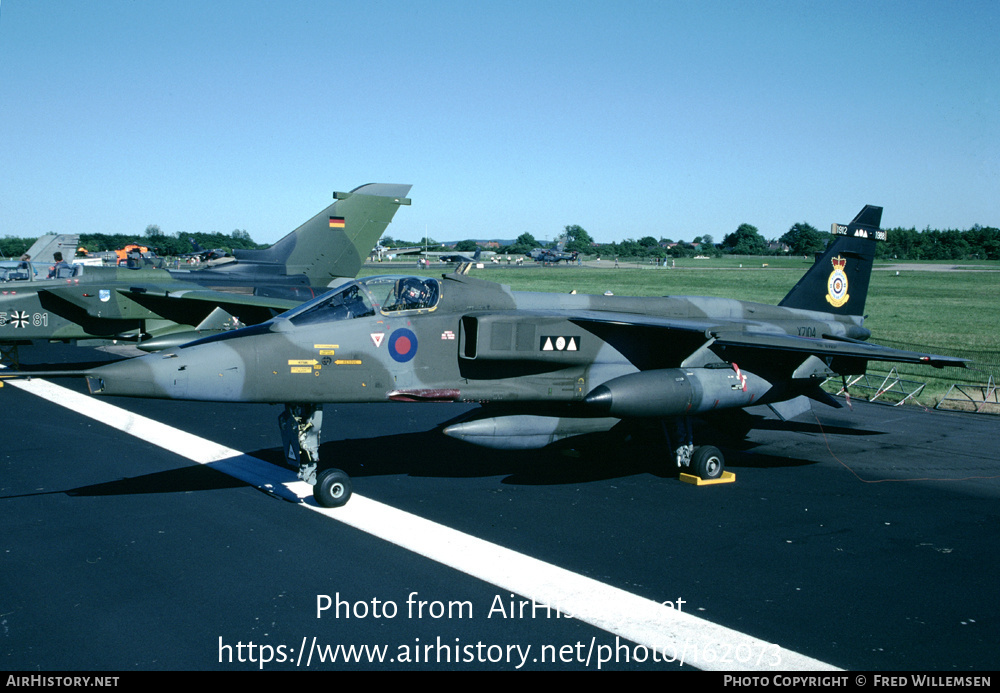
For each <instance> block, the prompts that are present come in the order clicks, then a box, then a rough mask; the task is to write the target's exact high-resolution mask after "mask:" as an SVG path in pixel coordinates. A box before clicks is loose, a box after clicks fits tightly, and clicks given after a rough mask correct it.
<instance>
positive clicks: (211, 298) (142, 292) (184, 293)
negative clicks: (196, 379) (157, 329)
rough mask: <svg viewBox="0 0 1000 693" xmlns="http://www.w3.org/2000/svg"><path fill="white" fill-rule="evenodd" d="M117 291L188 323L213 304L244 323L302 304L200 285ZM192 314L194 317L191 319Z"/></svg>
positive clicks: (180, 321) (158, 313) (260, 320)
mask: <svg viewBox="0 0 1000 693" xmlns="http://www.w3.org/2000/svg"><path fill="white" fill-rule="evenodd" d="M118 293H120V294H122V295H124V296H126V297H128V298H129V299H131V300H133V301H135V302H136V303H138V304H140V305H142V306H143V307H145V308H148V309H149V310H151V311H153V312H155V313H156V314H157V315H160V316H161V317H163V318H166V319H167V320H171V321H173V322H177V323H181V324H188V325H191V324H198V323H199V322H201V321H202V320H203V319H204V318H205V317H207V316H208V315H209V314H210V313H211V312H212V311H213V310H215V309H216V308H217V307H218V308H221V309H222V310H224V311H226V312H227V313H229V314H230V315H233V316H235V317H237V318H239V319H240V321H241V322H243V323H245V324H247V325H255V324H257V323H261V322H264V321H265V320H270V319H271V318H273V317H274V316H275V315H278V314H279V313H283V312H285V311H286V310H291V309H292V308H296V307H297V306H299V305H301V304H302V301H296V300H293V299H287V298H275V297H271V296H254V295H252V294H240V293H230V292H226V291H213V290H211V289H201V288H199V289H179V290H177V289H175V290H171V291H163V290H159V291H156V290H150V289H147V288H143V287H129V288H128V289H121V288H120V289H118ZM192 316H195V317H196V318H197V319H196V320H195V321H192Z"/></svg>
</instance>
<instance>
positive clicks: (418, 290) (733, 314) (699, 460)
mask: <svg viewBox="0 0 1000 693" xmlns="http://www.w3.org/2000/svg"><path fill="white" fill-rule="evenodd" d="M881 212H882V210H881V208H879V207H871V206H868V207H865V209H864V210H863V211H862V212H861V213H859V215H858V216H857V217H856V218H855V220H854V221H853V222H852V223H851V224H850V225H847V226H835V228H834V231H835V234H836V236H835V240H834V242H833V243H832V244H831V246H830V248H829V249H828V250H827V251H826V253H824V254H823V256H821V257H820V258H819V259H818V260H817V262H816V264H815V265H814V266H813V267H812V268H811V269H810V270H809V271H808V272H807V273H806V275H804V276H803V278H802V279H801V280H800V281H799V283H798V284H797V285H796V286H795V287H794V288H793V289H792V291H791V292H790V293H789V294H788V296H786V297H785V299H784V300H783V301H782V302H781V304H779V305H778V306H770V305H764V304H759V303H751V302H748V301H739V300H731V299H722V298H707V297H691V296H673V297H663V298H645V297H643V298H639V297H628V296H588V295H575V294H545V293H525V292H515V291H511V290H510V288H509V287H508V286H505V285H500V284H495V283H491V282H487V281H483V280H480V279H474V278H469V277H467V276H464V275H462V274H460V273H455V274H449V275H445V276H443V277H442V278H441V279H435V278H422V277H402V276H384V277H368V278H364V279H361V280H357V281H348V282H346V283H344V284H343V285H341V286H339V287H337V288H335V289H333V290H332V291H331V292H330V293H328V294H326V295H325V296H322V297H320V298H318V299H316V300H314V301H311V302H309V303H306V304H304V305H302V306H300V307H299V308H297V309H295V310H292V311H289V312H288V313H285V314H283V315H281V316H278V317H277V318H274V319H273V320H270V321H268V322H265V323H263V324H260V325H256V326H253V327H248V328H245V329H242V330H236V331H233V332H229V333H225V334H220V335H217V336H215V337H210V338H207V339H204V340H200V341H198V342H195V343H192V344H188V345H185V346H182V347H180V348H177V349H171V350H169V351H165V352H163V353H160V354H155V355H149V356H145V357H142V358H139V359H133V360H130V361H124V362H120V363H116V364H112V365H108V366H103V367H101V368H97V369H94V370H92V371H90V372H89V374H88V380H89V385H90V389H91V391H92V392H93V393H95V394H102V395H118V396H129V397H154V398H164V399H182V400H206V401H217V402H277V403H287V404H288V406H287V407H286V414H285V418H284V419H283V420H282V428H283V431H284V434H285V437H284V441H285V448H286V452H287V456H288V459H289V460H290V461H292V462H293V463H294V462H297V463H298V464H299V465H300V475H302V476H303V478H305V479H307V480H308V481H310V483H316V497H317V500H319V502H320V503H322V504H324V505H339V504H342V503H343V502H346V500H347V498H349V496H350V482H349V479H347V478H346V475H343V473H342V472H338V470H327V471H326V472H324V473H323V474H321V475H319V478H318V480H317V477H316V475H315V471H316V467H315V465H316V463H317V462H318V445H319V427H320V424H321V411H320V409H319V407H320V406H321V405H322V403H325V402H385V401H408V402H413V401H435V402H441V401H446V402H476V403H480V404H482V405H483V406H482V407H481V408H480V409H479V410H477V411H475V412H473V413H472V415H471V416H469V417H467V418H465V419H463V420H459V421H455V422H453V423H452V424H451V425H449V426H448V427H447V428H445V429H444V432H445V433H446V434H448V435H451V436H454V437H456V438H460V439H462V440H466V441H468V442H471V443H475V444H480V445H486V446H491V447H498V448H533V447H541V446H544V445H548V444H550V443H553V442H556V441H558V440H562V439H565V438H570V437H572V436H576V435H581V434H587V433H597V432H601V431H607V430H609V429H610V428H611V427H612V426H615V425H616V424H618V423H619V422H621V421H622V420H629V419H650V420H663V421H665V422H667V423H669V424H672V425H673V428H674V430H676V431H678V432H677V433H676V434H675V438H676V440H671V441H668V442H669V443H670V445H669V447H670V449H671V450H674V451H675V455H676V459H677V463H678V465H680V466H688V467H691V468H692V469H693V470H694V471H696V472H697V473H698V474H699V475H701V476H702V477H705V478H715V477H718V476H720V475H721V472H722V466H723V461H722V455H721V453H720V452H719V451H718V450H717V449H716V448H715V447H713V446H703V447H700V448H697V449H696V448H695V447H694V445H693V442H692V439H691V433H690V431H691V426H690V425H689V417H692V416H696V415H704V414H711V413H714V412H719V411H724V410H732V409H739V408H742V407H747V406H751V405H757V404H769V405H771V406H772V408H774V409H775V411H776V412H777V413H779V415H782V416H785V417H791V416H794V415H795V414H797V413H799V412H801V411H802V410H803V406H805V407H806V408H808V399H807V398H812V399H815V400H819V401H821V402H825V403H827V404H832V405H833V406H839V404H838V403H837V402H836V401H835V400H834V399H833V398H831V397H830V396H829V395H828V394H827V393H825V392H824V391H823V390H821V389H820V387H819V386H820V383H821V382H822V381H823V380H824V379H825V378H827V377H829V376H833V375H838V374H840V375H844V374H853V373H860V372H863V371H864V369H865V367H866V364H867V362H868V361H869V360H885V361H896V362H913V363H924V364H928V365H934V366H939V367H940V366H944V365H950V366H961V365H963V361H962V360H960V359H953V358H949V357H939V356H933V355H928V354H919V353H914V352H908V351H900V350H896V349H889V348H884V347H879V346H876V345H872V344H867V343H865V342H864V340H866V339H867V338H868V337H869V331H868V330H867V329H865V328H864V327H863V325H862V322H863V318H862V317H861V316H862V314H863V311H864V302H865V296H866V294H867V284H868V279H869V275H870V272H871V267H872V261H873V257H874V246H875V243H876V241H877V240H878V239H879V238H884V234H883V232H882V231H881V230H880V229H878V224H879V222H880V220H881ZM669 428H670V427H669V426H665V427H664V430H665V432H667V433H668V438H669ZM296 430H297V433H298V435H299V444H300V445H299V446H295V445H294V444H293V443H292V442H291V441H293V440H294V433H295V431H296ZM685 431H686V433H685ZM297 448H301V451H302V452H304V453H306V454H304V455H302V457H301V458H300V457H299V452H300V450H299V449H297ZM338 474H339V475H338Z"/></svg>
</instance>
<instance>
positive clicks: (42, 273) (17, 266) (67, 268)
mask: <svg viewBox="0 0 1000 693" xmlns="http://www.w3.org/2000/svg"><path fill="white" fill-rule="evenodd" d="M82 274H83V265H71V264H68V263H65V262H63V263H60V264H53V265H51V266H50V265H49V264H48V263H36V262H30V261H27V260H19V261H17V262H13V261H8V262H2V263H0V282H28V281H35V280H38V279H72V278H73V277H79V276H80V275H82Z"/></svg>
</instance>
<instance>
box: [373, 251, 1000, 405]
mask: <svg viewBox="0 0 1000 693" xmlns="http://www.w3.org/2000/svg"><path fill="white" fill-rule="evenodd" d="M620 264H621V267H620V268H618V269H615V268H614V259H612V260H611V261H610V262H609V261H607V260H606V259H602V261H601V263H600V265H599V266H598V265H597V264H596V263H594V262H588V263H585V264H584V265H583V266H575V265H571V266H566V265H562V266H553V267H538V266H535V265H526V266H524V267H513V266H511V267H508V266H506V265H500V266H497V265H487V266H486V268H485V269H482V270H476V269H473V270H472V271H471V272H470V275H471V276H475V277H479V278H481V279H487V280H490V281H495V282H499V283H502V284H508V285H510V287H511V288H512V289H514V290H515V291H548V292H555V293H568V292H569V291H572V290H576V291H577V292H578V293H591V294H603V293H604V292H606V291H611V292H613V293H614V294H617V295H632V296H667V295H694V296H719V297H723V298H738V299H742V300H747V301H757V302H760V303H769V304H776V303H778V302H779V301H780V300H781V299H782V297H784V295H785V294H786V293H787V292H788V291H789V290H790V289H791V288H792V287H793V286H794V285H795V283H796V282H797V281H798V280H799V278H800V277H801V276H802V275H803V274H804V273H805V271H806V270H807V269H808V268H809V266H810V265H811V260H806V259H803V258H718V259H710V260H694V259H682V260H678V261H677V264H676V267H674V268H662V267H660V268H656V267H652V266H649V265H643V264H634V263H620ZM765 264H766V265H767V266H766V267H765V266H764V265H765ZM889 264H890V263H886V262H882V263H876V266H875V267H876V269H875V271H874V272H873V273H872V280H871V287H870V290H869V294H868V300H867V302H866V305H865V309H866V313H867V316H868V317H867V319H866V320H865V326H866V327H867V328H868V329H869V330H871V332H872V337H871V341H872V342H875V343H882V344H886V345H888V346H895V347H898V348H907V349H913V350H924V351H934V352H937V353H944V354H950V355H958V356H963V357H965V358H970V359H972V361H974V362H975V363H974V364H973V366H974V367H975V368H976V369H977V370H962V369H953V368H950V369H943V370H938V369H931V368H921V367H919V366H914V367H906V368H902V369H901V374H902V376H903V377H905V378H910V377H913V378H917V379H920V380H921V381H927V383H928V385H927V389H926V394H925V397H924V398H923V399H922V401H923V402H924V403H925V404H927V403H929V404H934V403H935V401H936V399H935V398H939V397H940V396H941V395H942V394H943V393H944V391H945V390H946V389H947V388H948V386H949V385H950V383H951V382H955V381H956V380H959V381H965V382H980V381H984V382H985V381H986V380H987V378H988V376H989V375H993V377H994V378H995V379H998V376H1000V372H998V371H1000V263H997V262H992V263H990V262H981V263H965V262H963V263H961V267H962V268H963V269H951V268H952V267H955V266H956V265H958V264H959V263H954V262H951V263H934V269H928V266H929V265H930V264H931V263H910V264H907V263H896V262H893V263H892V267H893V269H883V270H880V269H879V267H888V266H889ZM741 265H742V267H741ZM897 265H898V268H897ZM965 267H970V268H972V267H974V268H976V269H981V270H988V271H976V269H964V268H965ZM897 269H898V273H897ZM943 270H944V271H943ZM394 271H397V270H393V269H391V265H386V264H385V263H383V264H381V265H378V266H377V267H373V266H369V267H368V268H366V273H370V274H376V273H385V272H394ZM398 271H400V272H402V271H404V270H402V269H400V270H398ZM405 271H406V272H412V269H411V270H405ZM443 271H449V270H448V269H442V268H441V267H433V266H432V268H431V269H429V270H425V271H422V272H421V274H425V275H432V276H437V275H440V274H441V273H442V272H443ZM886 368H887V367H886V366H884V365H883V364H873V365H872V367H871V369H870V371H872V372H882V371H884V370H885V369H886Z"/></svg>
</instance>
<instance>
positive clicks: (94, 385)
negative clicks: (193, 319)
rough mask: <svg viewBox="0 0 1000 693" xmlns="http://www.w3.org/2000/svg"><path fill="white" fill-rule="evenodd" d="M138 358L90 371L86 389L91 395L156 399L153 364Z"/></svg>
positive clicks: (158, 394)
mask: <svg viewBox="0 0 1000 693" xmlns="http://www.w3.org/2000/svg"><path fill="white" fill-rule="evenodd" d="M148 358H149V357H145V356H144V357H140V358H134V359H127V360H125V361H118V362H116V363H109V364H108V365H106V366H100V367H98V368H94V369H91V370H90V371H89V372H88V373H87V388H88V389H89V390H90V394H92V395H116V396H122V397H157V396H163V394H165V393H158V392H157V389H156V388H155V387H154V383H155V382H156V380H157V378H156V371H157V369H156V368H155V367H154V366H155V364H151V363H150V362H149V361H147V359H148Z"/></svg>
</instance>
